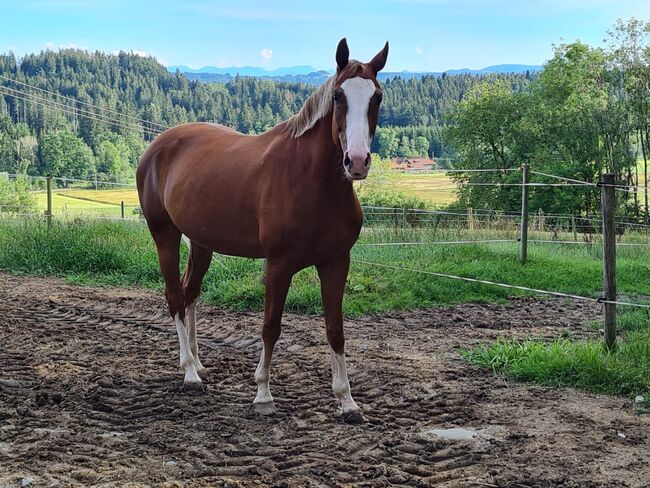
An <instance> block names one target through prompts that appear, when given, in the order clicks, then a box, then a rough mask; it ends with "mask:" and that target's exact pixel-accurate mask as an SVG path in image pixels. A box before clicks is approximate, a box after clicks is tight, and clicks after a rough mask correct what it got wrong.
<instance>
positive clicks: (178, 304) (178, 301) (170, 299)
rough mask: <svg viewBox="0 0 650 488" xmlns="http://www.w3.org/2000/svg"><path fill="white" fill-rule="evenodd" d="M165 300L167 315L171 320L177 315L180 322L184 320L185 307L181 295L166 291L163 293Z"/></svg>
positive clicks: (177, 292)
mask: <svg viewBox="0 0 650 488" xmlns="http://www.w3.org/2000/svg"><path fill="white" fill-rule="evenodd" d="M165 298H166V299H167V307H168V308H169V315H171V316H172V318H174V317H176V315H178V317H179V318H180V319H181V320H185V305H184V303H183V298H182V296H181V293H180V292H179V291H171V290H169V289H167V290H166V291H165Z"/></svg>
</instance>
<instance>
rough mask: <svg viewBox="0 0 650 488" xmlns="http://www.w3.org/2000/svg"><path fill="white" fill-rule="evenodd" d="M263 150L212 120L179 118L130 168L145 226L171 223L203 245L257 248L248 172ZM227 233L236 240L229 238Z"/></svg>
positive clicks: (249, 251)
mask: <svg viewBox="0 0 650 488" xmlns="http://www.w3.org/2000/svg"><path fill="white" fill-rule="evenodd" d="M263 152H264V146H263V145H262V144H259V143H258V142H257V141H256V138H255V137H252V136H248V135H245V134H241V133H239V132H237V131H235V130H233V129H231V128H229V127H226V126H222V125H218V124H208V123H192V124H184V125H181V126H177V127H174V128H172V129H169V130H167V131H165V132H164V133H162V134H161V135H160V136H158V137H157V138H156V140H154V141H153V142H152V143H151V145H150V146H149V148H147V151H145V153H144V154H143V156H142V158H141V159H140V163H139V165H138V170H137V173H136V179H137V184H138V193H139V196H140V203H141V207H142V213H143V215H144V217H145V218H146V219H147V222H148V223H149V226H150V228H151V227H152V225H153V226H154V227H155V226H156V225H157V223H158V222H160V223H161V224H165V223H167V224H169V223H173V225H174V227H175V228H177V229H178V230H180V231H181V232H183V233H184V234H186V235H188V237H190V238H191V239H192V240H193V241H195V242H197V243H199V244H202V245H203V246H205V247H206V248H208V249H211V250H214V251H218V252H222V253H225V254H242V253H243V254H246V255H253V254H254V255H258V254H260V252H261V251H260V250H259V249H258V247H259V241H258V230H259V228H258V223H257V218H256V208H255V207H256V204H257V200H256V196H255V186H256V183H255V182H256V180H257V178H256V177H255V174H254V173H255V171H256V167H257V165H255V162H256V161H258V160H259V158H260V157H261V154H262V153H263ZM215 227H217V229H215ZM215 230H216V231H217V232H215ZM230 235H232V236H233V237H234V236H235V235H236V236H237V242H234V241H233V242H229V238H228V236H230ZM240 243H241V244H243V245H240ZM239 247H242V248H243V249H242V250H239V249H235V248H239Z"/></svg>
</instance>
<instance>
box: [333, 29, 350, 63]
mask: <svg viewBox="0 0 650 488" xmlns="http://www.w3.org/2000/svg"><path fill="white" fill-rule="evenodd" d="M349 58H350V50H349V49H348V41H346V40H345V37H344V38H343V39H341V40H340V41H339V45H338V47H337V48H336V65H337V66H338V69H339V71H340V70H342V69H343V68H345V67H346V66H347V65H348V59H349Z"/></svg>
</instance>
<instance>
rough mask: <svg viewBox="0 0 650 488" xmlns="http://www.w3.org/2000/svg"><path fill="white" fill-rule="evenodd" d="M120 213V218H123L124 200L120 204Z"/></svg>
mask: <svg viewBox="0 0 650 488" xmlns="http://www.w3.org/2000/svg"><path fill="white" fill-rule="evenodd" d="M120 212H121V214H122V218H124V200H122V201H121V202H120Z"/></svg>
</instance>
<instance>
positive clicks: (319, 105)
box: [283, 59, 368, 139]
mask: <svg viewBox="0 0 650 488" xmlns="http://www.w3.org/2000/svg"><path fill="white" fill-rule="evenodd" d="M364 71H368V67H367V66H366V65H364V64H363V63H360V62H359V61H357V60H356V59H351V60H350V61H349V62H348V64H347V66H346V67H345V68H343V70H342V71H341V72H340V73H338V74H337V75H334V76H332V77H330V78H328V79H327V81H325V83H323V84H322V85H321V86H320V87H318V89H317V90H316V91H315V92H314V93H312V94H311V95H310V96H309V98H307V100H306V101H305V103H304V105H303V106H302V107H301V108H300V110H299V111H298V113H297V114H296V115H294V116H293V117H291V118H290V119H289V120H287V121H286V122H283V126H284V130H287V131H289V134H290V135H291V137H293V138H294V139H296V138H298V137H300V136H301V135H303V134H304V133H305V132H307V131H308V130H309V129H311V128H312V127H314V126H315V125H316V122H318V121H319V120H320V119H322V118H323V117H325V116H326V115H327V114H328V113H329V112H330V110H332V95H333V91H334V85H335V84H336V79H337V77H339V76H341V77H345V78H347V77H350V76H352V75H353V74H357V73H363V72H364Z"/></svg>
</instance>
